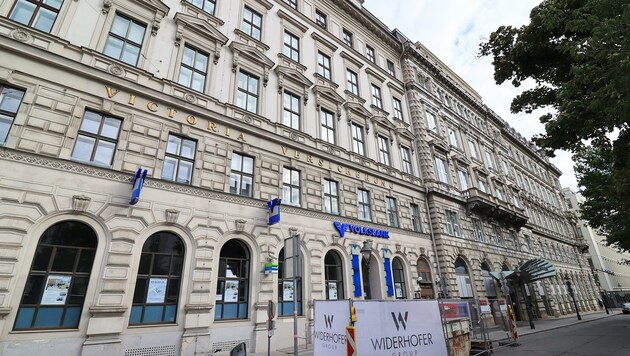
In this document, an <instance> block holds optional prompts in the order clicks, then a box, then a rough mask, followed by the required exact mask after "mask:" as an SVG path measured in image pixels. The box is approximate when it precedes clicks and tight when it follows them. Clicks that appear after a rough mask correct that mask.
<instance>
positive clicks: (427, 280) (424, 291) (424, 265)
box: [418, 257, 435, 299]
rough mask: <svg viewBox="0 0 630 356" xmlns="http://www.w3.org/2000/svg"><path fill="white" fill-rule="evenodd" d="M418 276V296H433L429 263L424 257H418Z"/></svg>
mask: <svg viewBox="0 0 630 356" xmlns="http://www.w3.org/2000/svg"><path fill="white" fill-rule="evenodd" d="M418 277H419V278H420V284H419V287H420V298H427V299H433V298H435V294H434V291H433V277H432V274H431V265H430V264H429V261H428V260H427V259H426V258H425V257H420V258H419V259H418Z"/></svg>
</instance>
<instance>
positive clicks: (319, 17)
mask: <svg viewBox="0 0 630 356" xmlns="http://www.w3.org/2000/svg"><path fill="white" fill-rule="evenodd" d="M315 23H316V24H317V25H318V26H319V27H321V28H323V29H324V30H326V29H328V16H326V14H325V13H323V12H321V11H319V10H315Z"/></svg>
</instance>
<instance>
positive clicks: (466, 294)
mask: <svg viewBox="0 0 630 356" xmlns="http://www.w3.org/2000/svg"><path fill="white" fill-rule="evenodd" d="M455 278H456V280H457V289H458V290H459V297H460V298H472V297H473V290H472V285H471V284H470V275H469V274H468V267H466V263H465V262H464V260H462V259H461V258H458V259H457V260H455Z"/></svg>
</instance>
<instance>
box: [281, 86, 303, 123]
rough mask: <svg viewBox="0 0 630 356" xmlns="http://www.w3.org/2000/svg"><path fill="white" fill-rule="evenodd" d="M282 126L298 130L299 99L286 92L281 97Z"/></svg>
mask: <svg viewBox="0 0 630 356" xmlns="http://www.w3.org/2000/svg"><path fill="white" fill-rule="evenodd" d="M282 101H283V104H282V105H283V106H284V109H283V112H282V124H283V125H285V126H289V127H290V128H293V129H296V130H299V129H300V110H301V108H300V97H299V96H297V95H294V94H291V93H289V92H287V91H285V92H284V94H283V95H282Z"/></svg>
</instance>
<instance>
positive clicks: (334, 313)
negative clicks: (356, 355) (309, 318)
mask: <svg viewBox="0 0 630 356" xmlns="http://www.w3.org/2000/svg"><path fill="white" fill-rule="evenodd" d="M314 308H315V309H314V314H315V324H314V327H313V329H314V332H313V352H314V354H315V355H322V356H324V355H326V356H329V355H330V356H336V355H338V356H345V355H346V326H347V325H348V321H349V320H350V301H348V300H316V301H315V307H314Z"/></svg>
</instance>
